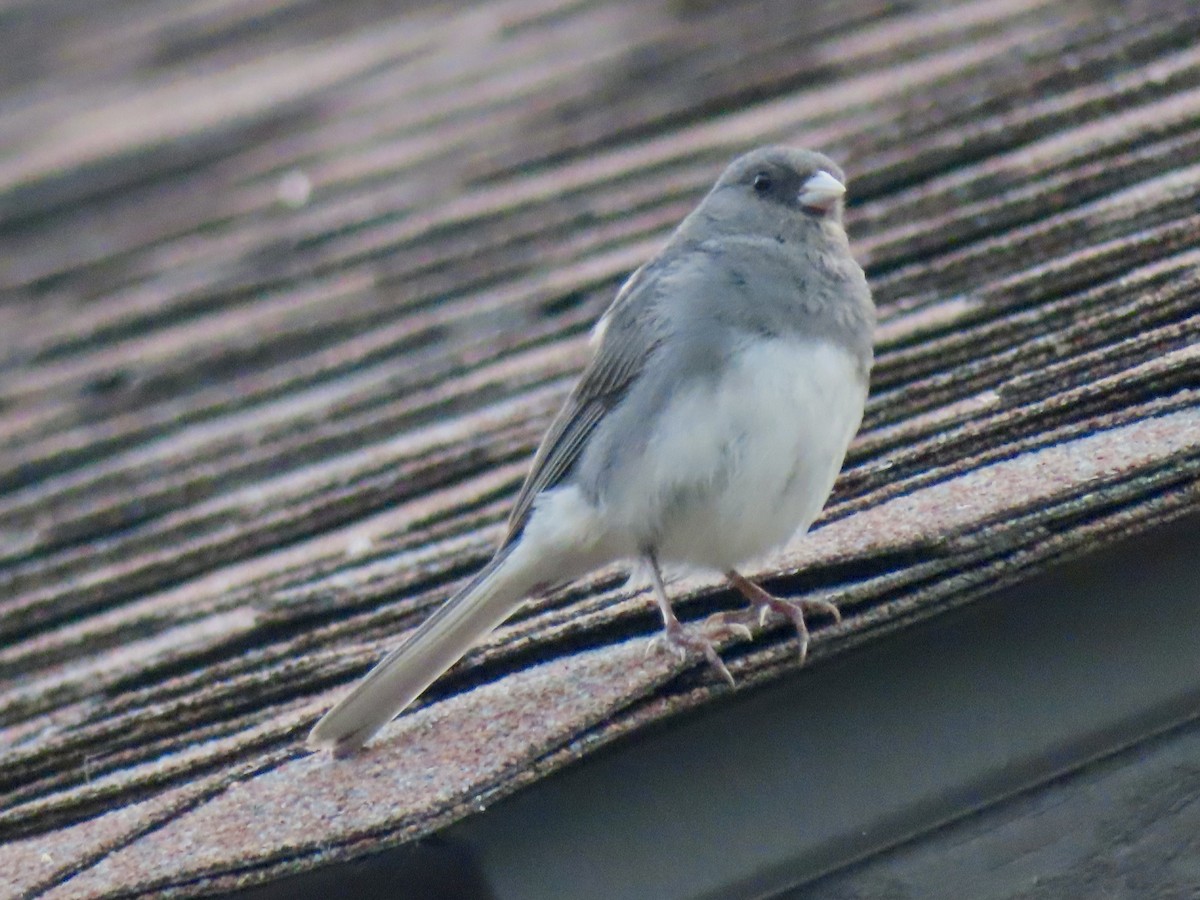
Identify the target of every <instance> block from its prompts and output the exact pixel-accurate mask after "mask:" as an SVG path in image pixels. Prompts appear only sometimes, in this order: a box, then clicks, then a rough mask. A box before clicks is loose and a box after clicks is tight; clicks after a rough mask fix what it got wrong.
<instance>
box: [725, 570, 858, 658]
mask: <svg viewBox="0 0 1200 900" xmlns="http://www.w3.org/2000/svg"><path fill="white" fill-rule="evenodd" d="M725 577H726V578H728V579H729V583H730V585H732V586H733V587H734V588H735V589H736V590H737V592H738V593H739V594H741V595H742V596H743V597H745V598H746V600H747V602H748V603H749V604H750V609H748V610H747V611H746V613H730V612H725V613H716V614H715V615H712V616H709V618H708V619H707V620H706V621H705V627H706V628H726V629H732V628H735V627H737V625H739V624H741V620H743V619H744V618H745V616H746V614H747V613H748V614H749V615H750V616H751V618H752V619H757V620H758V624H759V626H760V627H761V626H762V625H763V623H765V622H766V620H767V613H769V612H776V613H779V614H780V615H782V616H784V617H786V618H787V619H788V621H790V622H791V623H792V625H794V626H795V628H796V633H797V635H798V636H799V638H800V662H801V663H803V662H804V660H805V658H806V657H807V656H808V625H807V623H806V622H805V621H804V614H805V613H814V612H816V613H824V614H825V615H828V616H832V617H833V619H834V621H835V622H840V621H841V620H842V614H841V613H840V612H838V608H837V607H836V606H834V605H833V604H832V603H830V602H829V601H828V600H811V599H807V598H806V599H803V600H784V599H782V598H780V597H775V596H772V595H771V594H768V593H767V592H766V591H765V590H763V589H762V588H760V587H759V586H758V585H757V584H755V583H754V582H752V581H750V580H749V579H747V578H746V577H745V576H744V575H742V574H740V573H739V572H735V571H734V570H733V569H730V570H729V571H728V572H726V573H725ZM742 627H743V628H745V625H744V624H742Z"/></svg>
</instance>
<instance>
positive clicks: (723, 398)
mask: <svg viewBox="0 0 1200 900" xmlns="http://www.w3.org/2000/svg"><path fill="white" fill-rule="evenodd" d="M844 181H845V177H844V176H843V174H842V171H841V169H839V168H838V167H837V165H836V164H834V163H833V161H831V160H830V159H828V158H827V157H825V156H822V155H821V154H819V153H814V152H811V151H807V150H796V149H792V148H788V147H765V148H762V149H758V150H755V151H753V152H751V153H748V154H746V155H745V156H742V157H740V158H738V159H736V160H734V162H733V163H732V164H731V165H730V166H729V168H727V169H726V170H725V172H724V173H723V174H722V175H721V177H720V179H719V180H718V181H717V183H716V186H715V187H713V189H712V190H711V191H710V192H709V194H708V196H706V197H705V198H704V200H703V201H702V202H701V203H700V205H699V206H698V207H697V208H696V210H695V211H694V212H693V213H692V214H691V215H689V216H688V217H687V218H686V219H684V220H683V222H682V224H680V226H679V228H678V229H676V231H675V233H674V234H673V235H671V238H670V240H669V241H668V242H667V245H666V246H665V247H664V248H663V250H662V252H661V253H659V255H658V256H656V257H655V258H654V259H652V260H650V261H649V262H648V263H646V264H645V265H644V266H642V267H641V268H640V269H638V270H637V271H636V272H635V273H634V274H633V276H632V277H631V278H630V279H629V280H628V281H627V282H626V283H625V286H624V287H623V288H622V289H621V291H620V293H618V294H617V297H616V299H615V300H614V301H613V303H612V306H610V307H609V309H608V311H607V312H606V313H605V314H604V316H603V317H602V318H601V319H600V321H599V323H598V324H597V326H596V331H595V334H594V343H595V345H596V347H595V355H594V356H593V357H592V360H591V362H590V363H589V364H588V367H587V369H586V370H585V371H584V373H583V376H582V377H581V378H580V380H579V383H578V384H577V385H576V386H575V389H574V390H573V391H572V392H571V395H570V397H568V399H567V402H566V404H565V405H564V406H563V408H562V410H561V411H560V412H559V414H558V416H557V418H555V420H554V421H553V423H552V424H551V425H550V429H549V431H548V432H547V433H546V436H545V438H544V439H543V441H542V445H541V447H540V448H539V449H538V451H537V455H536V456H535V457H534V460H533V466H532V469H531V471H530V473H529V476H528V478H527V479H526V481H525V484H524V486H523V487H522V488H521V492H520V494H519V495H518V496H517V500H516V506H515V507H514V509H513V512H512V516H511V518H510V519H509V524H508V535H507V537H506V538H505V539H504V543H503V544H502V545H501V547H500V549H499V550H498V551H497V553H496V555H495V557H494V558H493V559H492V561H491V562H489V563H488V564H487V565H486V566H485V567H484V568H483V570H482V571H481V572H480V573H479V574H478V575H476V576H475V578H474V579H473V580H472V581H471V583H470V584H468V585H467V586H466V587H464V588H463V589H462V590H461V591H459V592H458V593H457V594H455V595H454V596H453V597H451V598H450V599H449V600H448V601H446V603H445V604H444V605H443V606H442V607H441V608H440V609H438V610H437V611H436V612H435V613H434V614H433V615H431V616H430V617H429V618H428V619H426V620H425V622H424V623H423V624H422V625H421V626H420V627H419V628H417V630H416V631H415V632H414V633H413V634H412V635H411V636H410V637H409V638H408V640H406V641H405V642H404V643H403V644H402V645H401V646H400V647H398V648H397V649H396V650H394V651H393V652H392V653H390V654H388V656H387V657H386V658H385V659H384V660H383V661H382V662H380V663H379V664H378V665H377V666H376V667H375V668H374V669H372V670H371V672H370V673H369V674H368V675H367V676H366V677H365V678H364V679H363V680H362V681H361V682H359V684H358V685H357V686H355V688H354V689H353V690H352V691H351V692H350V693H349V694H348V695H347V696H346V697H344V698H343V699H342V700H341V701H340V702H339V703H338V704H337V705H336V706H334V707H333V709H331V710H330V711H329V712H328V713H327V714H326V715H325V717H324V718H322V719H321V721H320V722H318V723H317V725H316V727H315V728H313V730H312V733H311V734H310V735H309V738H308V741H309V744H310V745H312V746H316V747H331V748H333V749H334V750H335V751H337V752H339V753H342V752H347V751H350V750H353V749H355V748H357V747H359V746H361V745H362V744H363V742H365V741H366V740H367V739H368V738H369V737H370V736H371V735H372V734H374V733H375V732H376V731H377V730H378V729H379V728H380V727H382V726H383V725H384V724H385V723H386V722H388V721H389V720H390V719H391V718H392V717H393V716H395V715H396V714H397V713H398V712H399V711H400V710H402V709H403V708H404V707H405V706H407V705H408V704H409V703H411V702H412V700H413V699H414V698H416V697H417V695H419V694H420V693H421V692H422V691H423V690H425V688H427V687H428V686H429V685H430V684H431V683H432V682H433V681H434V679H436V678H437V677H438V676H439V675H440V674H441V673H442V672H444V671H445V670H446V669H448V668H449V667H450V666H451V665H453V664H454V662H455V661H456V660H458V659H459V658H460V657H461V656H462V655H463V654H464V653H465V652H466V651H467V650H468V649H469V648H470V647H471V645H472V644H474V643H475V642H476V641H477V640H478V639H479V638H480V637H482V636H483V635H485V634H487V633H488V632H489V631H490V630H491V629H493V628H495V627H496V626H497V625H499V624H500V623H501V622H502V621H504V619H506V618H507V617H508V616H509V614H511V613H512V612H513V610H514V609H516V608H517V606H518V605H519V604H520V602H521V601H522V600H523V599H524V598H525V597H526V596H527V595H528V594H530V593H531V592H533V591H535V590H538V589H540V588H543V587H546V586H550V585H553V584H557V583H560V582H564V581H567V580H569V579H571V578H575V577H578V576H579V575H582V574H584V573H586V572H587V571H589V570H591V569H594V568H597V567H599V566H601V565H605V564H607V563H610V562H613V561H616V560H631V561H635V562H638V563H641V564H644V565H645V566H646V568H647V569H648V571H649V574H650V577H651V581H652V584H653V589H654V595H655V598H656V599H657V601H658V606H659V609H660V611H661V612H662V618H663V624H664V631H663V633H662V635H660V637H659V638H658V639H657V640H658V641H659V642H660V643H662V644H664V645H665V646H666V648H667V649H670V650H673V651H675V652H678V653H679V654H681V655H685V654H687V653H688V652H698V653H702V654H703V655H704V656H705V657H706V658H707V659H708V660H709V662H710V663H711V664H712V665H714V666H715V667H716V668H717V669H718V670H719V671H720V672H721V673H722V674H723V675H724V676H725V677H727V678H728V677H729V673H728V670H727V669H726V668H725V666H724V664H723V663H722V662H721V659H720V657H719V655H718V654H717V653H716V651H715V649H714V648H713V644H712V640H713V638H714V637H716V636H717V635H718V634H720V633H722V632H723V633H726V634H728V633H730V632H739V633H744V634H748V633H749V632H748V629H747V627H746V623H747V622H749V621H752V620H753V618H754V617H755V616H758V617H759V619H760V621H761V618H762V617H763V616H765V615H766V613H767V612H768V610H773V611H775V612H777V613H782V614H783V615H785V616H787V617H788V618H789V619H790V620H791V621H792V622H793V623H794V624H795V627H796V629H797V630H798V632H799V634H800V653H801V655H802V656H803V654H804V652H805V648H806V647H807V641H808V632H807V628H806V627H805V623H804V613H805V612H806V611H812V610H813V609H814V608H815V609H819V610H821V611H824V612H827V613H830V614H832V615H835V616H836V614H837V610H836V608H834V607H833V606H832V604H828V603H824V602H814V601H788V600H784V599H781V598H777V597H772V596H771V595H769V594H768V593H767V592H766V591H764V590H763V589H762V588H760V587H758V586H756V585H754V584H752V583H751V582H750V581H748V580H746V579H745V578H743V577H742V576H741V575H740V574H739V573H738V572H737V571H736V568H735V567H737V566H740V565H743V564H744V563H746V562H747V561H749V560H753V559H755V558H758V557H761V556H763V555H764V554H766V553H767V552H769V551H770V550H772V549H775V548H778V547H780V546H781V545H783V544H784V543H786V542H787V540H788V539H789V538H790V537H792V536H793V535H795V534H797V533H798V532H803V531H805V530H807V528H808V526H809V525H810V524H811V523H812V521H813V519H815V518H816V516H817V514H818V513H819V512H820V510H821V507H822V506H823V505H824V504H825V500H826V499H827V498H828V496H829V492H830V490H832V488H833V482H834V479H835V478H836V476H837V473H838V470H839V469H840V468H841V466H842V460H843V458H844V456H845V453H846V447H847V445H848V444H849V443H850V439H851V438H852V437H853V436H854V433H855V431H856V430H857V429H858V426H859V423H860V421H861V419H862V413H863V404H864V402H865V400H866V396H867V381H868V376H869V373H870V369H871V362H872V350H871V338H872V331H873V328H874V322H875V308H874V305H873V304H872V302H871V293H870V290H869V288H868V287H867V282H866V278H865V277H864V275H863V271H862V269H861V268H860V267H859V266H858V264H857V263H856V262H855V261H854V258H853V257H852V256H851V254H850V246H849V243H848V241H847V238H846V232H845V230H844V228H843V227H842V196H843V194H844V193H845V187H844ZM662 563H668V564H671V565H672V566H682V567H684V568H689V567H690V568H694V569H700V570H710V571H711V570H715V571H718V572H723V573H725V575H726V576H727V577H728V579H729V581H730V583H731V584H732V586H733V587H734V588H736V589H737V590H738V591H739V592H740V593H741V594H742V595H744V596H745V598H746V599H747V600H748V601H749V603H750V607H749V608H748V609H747V610H746V611H745V612H744V613H741V614H731V613H725V614H718V615H717V616H714V617H711V618H710V619H709V620H706V621H705V622H704V623H703V624H702V625H700V626H687V627H685V626H684V625H682V624H680V622H679V620H678V619H677V618H676V617H675V614H674V612H673V611H672V610H671V604H670V601H669V600H668V598H667V595H666V591H665V590H664V588H663V579H662V572H661V568H660V564H662Z"/></svg>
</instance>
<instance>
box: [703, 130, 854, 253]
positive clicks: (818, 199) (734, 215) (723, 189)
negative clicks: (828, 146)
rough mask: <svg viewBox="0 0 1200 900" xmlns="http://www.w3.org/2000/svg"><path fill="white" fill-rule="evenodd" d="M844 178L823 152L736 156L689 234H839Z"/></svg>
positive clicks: (786, 150) (775, 150) (781, 150)
mask: <svg viewBox="0 0 1200 900" xmlns="http://www.w3.org/2000/svg"><path fill="white" fill-rule="evenodd" d="M845 182H846V176H845V175H844V174H843V173H842V170H841V168H840V167H839V166H838V164H837V163H835V162H834V161H833V160H831V159H830V158H829V157H828V156H825V155H824V154H821V153H817V152H815V151H813V150H799V149H796V148H794V147H783V146H775V147H760V148H759V149H757V150H752V151H750V152H749V153H747V154H745V155H743V156H739V157H738V158H737V159H735V160H734V161H733V162H732V163H730V164H729V167H728V168H726V169H725V171H724V172H723V173H722V174H721V177H720V178H719V179H717V183H716V185H715V186H714V187H713V189H712V190H711V191H710V192H709V194H708V196H707V197H705V198H704V201H703V202H702V203H701V204H700V206H699V207H698V208H697V210H696V212H695V213H694V214H693V215H694V218H695V219H697V220H699V221H694V222H689V223H688V225H689V226H691V227H689V228H688V229H687V230H689V231H691V230H692V228H694V227H696V226H700V225H701V222H703V226H702V227H703V229H704V232H705V233H708V234H711V233H713V232H714V231H715V232H723V233H730V232H733V233H750V234H766V233H774V234H776V235H779V236H784V235H786V236H789V237H792V236H797V232H813V231H828V230H830V226H837V227H836V231H839V232H840V231H841V223H842V197H843V195H844V194H845V193H846V188H845Z"/></svg>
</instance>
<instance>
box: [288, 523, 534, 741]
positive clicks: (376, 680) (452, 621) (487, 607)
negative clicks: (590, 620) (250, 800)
mask: <svg viewBox="0 0 1200 900" xmlns="http://www.w3.org/2000/svg"><path fill="white" fill-rule="evenodd" d="M511 550H512V548H511V547H510V548H506V549H505V550H502V551H501V552H500V553H498V554H497V555H496V557H495V558H494V559H493V560H492V561H491V562H490V563H488V564H487V565H486V566H484V568H483V569H482V570H481V571H480V573H479V574H478V575H476V576H475V578H474V579H473V580H472V581H471V583H470V584H468V585H467V586H466V587H464V588H463V589H462V590H461V591H459V592H458V593H457V594H455V595H454V596H453V597H452V598H450V599H449V600H447V601H446V602H445V603H444V604H442V606H441V608H440V609H438V610H437V611H436V612H435V613H434V614H433V615H431V616H430V617H429V618H428V619H426V620H425V621H424V622H423V623H422V624H421V626H420V627H419V628H418V629H417V630H416V632H414V633H413V635H412V636H411V637H410V638H409V639H408V640H407V641H405V642H404V643H403V644H402V645H401V646H399V647H397V648H396V649H395V650H393V651H392V652H391V653H389V654H388V655H387V656H386V657H384V658H383V660H382V661H381V662H380V663H379V664H378V665H376V666H375V668H374V669H372V670H371V671H370V672H369V673H367V675H366V677H364V678H363V680H362V681H360V682H359V683H358V684H357V685H355V686H354V689H353V690H352V691H351V692H350V693H349V694H347V695H346V696H345V697H343V698H342V699H341V700H340V701H339V702H338V703H337V704H336V705H335V706H334V707H333V709H331V710H329V712H327V713H326V714H325V715H324V717H323V718H322V719H321V721H319V722H317V724H316V725H315V726H314V727H313V730H312V731H311V732H310V733H309V735H308V744H309V746H310V747H328V748H330V749H332V750H333V751H334V753H336V754H338V755H343V754H346V753H349V752H351V751H353V750H356V749H358V748H359V747H361V746H362V745H363V744H364V743H366V741H367V740H368V739H369V738H370V737H371V735H373V734H374V733H375V732H376V731H378V730H379V729H380V728H382V727H383V726H384V725H386V724H387V723H388V722H390V721H391V720H392V718H393V717H395V715H396V714H397V713H399V712H400V711H401V710H402V709H404V707H406V706H408V704H410V703H411V702H412V701H413V700H415V699H416V698H417V696H418V695H419V694H420V693H421V692H422V691H424V690H425V688H427V687H429V685H431V684H432V683H433V682H434V680H435V679H437V677H438V676H439V675H441V674H442V673H443V672H445V671H446V670H447V669H448V668H450V667H451V666H452V665H454V663H455V662H457V661H458V660H459V659H460V658H461V657H462V655H463V654H464V653H466V652H467V650H469V649H470V648H471V646H472V645H473V644H474V643H475V642H476V641H477V640H479V639H480V638H481V637H483V636H484V635H486V634H487V633H488V632H489V631H491V630H492V629H493V628H495V627H496V626H497V625H499V624H500V623H501V622H503V621H504V620H505V619H507V618H508V617H509V615H510V614H511V613H512V612H513V610H515V609H516V608H517V605H518V603H519V602H520V601H521V600H522V599H523V598H524V597H525V596H526V595H527V594H528V592H529V591H530V590H531V589H532V588H533V587H534V585H535V584H536V583H537V580H536V579H535V578H534V573H533V572H532V571H531V569H540V568H541V567H539V566H536V565H533V566H531V565H529V561H528V555H527V554H523V553H520V552H517V553H513V552H511Z"/></svg>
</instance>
